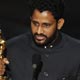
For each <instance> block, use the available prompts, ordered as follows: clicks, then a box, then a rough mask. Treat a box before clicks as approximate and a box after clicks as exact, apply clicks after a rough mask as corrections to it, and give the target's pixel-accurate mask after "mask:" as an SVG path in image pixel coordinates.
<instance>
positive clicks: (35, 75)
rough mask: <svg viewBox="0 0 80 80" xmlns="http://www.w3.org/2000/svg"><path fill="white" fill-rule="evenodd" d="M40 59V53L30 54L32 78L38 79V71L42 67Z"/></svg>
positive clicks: (33, 79)
mask: <svg viewBox="0 0 80 80" xmlns="http://www.w3.org/2000/svg"><path fill="white" fill-rule="evenodd" d="M42 65H43V63H42V61H41V55H39V54H34V55H33V56H32V68H33V77H32V80H38V76H39V73H40V72H41V69H42Z"/></svg>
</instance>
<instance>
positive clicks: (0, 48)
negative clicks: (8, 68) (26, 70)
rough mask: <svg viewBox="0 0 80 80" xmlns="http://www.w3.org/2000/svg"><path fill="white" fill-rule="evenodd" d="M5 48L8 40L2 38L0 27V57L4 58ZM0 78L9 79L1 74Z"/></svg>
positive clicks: (1, 79) (0, 79) (2, 79)
mask: <svg viewBox="0 0 80 80" xmlns="http://www.w3.org/2000/svg"><path fill="white" fill-rule="evenodd" d="M5 49H6V41H5V40H4V39H3V38H2V32H1V29H0V59H3V58H4V51H5ZM0 80H7V77H6V76H4V75H1V76H0Z"/></svg>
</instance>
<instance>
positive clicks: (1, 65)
mask: <svg viewBox="0 0 80 80" xmlns="http://www.w3.org/2000/svg"><path fill="white" fill-rule="evenodd" d="M5 64H9V61H8V59H7V58H0V76H2V75H4V73H5V68H6V65H5Z"/></svg>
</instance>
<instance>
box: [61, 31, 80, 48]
mask: <svg viewBox="0 0 80 80" xmlns="http://www.w3.org/2000/svg"><path fill="white" fill-rule="evenodd" d="M61 35H62V38H63V39H64V42H65V43H66V44H67V45H68V46H69V47H72V48H77V49H78V48H80V40H79V39H76V38H74V37H71V36H69V35H68V34H65V33H62V32H61Z"/></svg>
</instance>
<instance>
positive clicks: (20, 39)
mask: <svg viewBox="0 0 80 80" xmlns="http://www.w3.org/2000/svg"><path fill="white" fill-rule="evenodd" d="M30 38H31V34H30V33H29V32H27V33H24V34H21V35H19V36H16V37H14V38H11V39H9V40H7V46H10V45H17V44H18V45H20V44H23V43H28V42H29V41H30Z"/></svg>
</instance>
